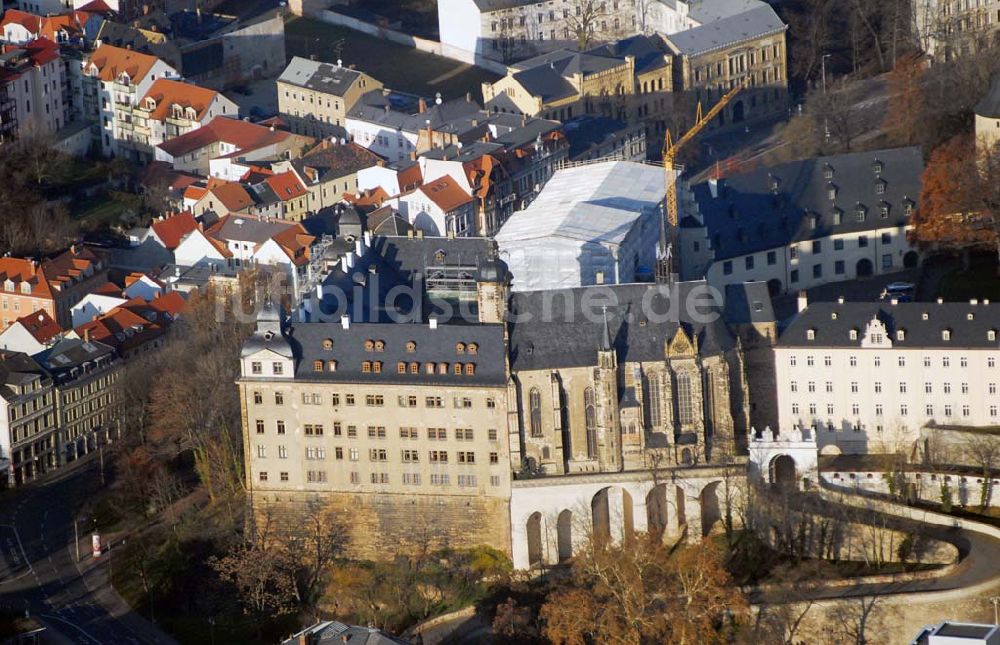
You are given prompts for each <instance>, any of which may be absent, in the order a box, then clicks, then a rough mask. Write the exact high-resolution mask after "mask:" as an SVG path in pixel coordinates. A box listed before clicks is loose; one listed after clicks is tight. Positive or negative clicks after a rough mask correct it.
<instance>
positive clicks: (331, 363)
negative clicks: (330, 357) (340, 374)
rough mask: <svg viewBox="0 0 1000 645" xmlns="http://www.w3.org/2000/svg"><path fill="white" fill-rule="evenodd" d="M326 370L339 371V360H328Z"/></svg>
mask: <svg viewBox="0 0 1000 645" xmlns="http://www.w3.org/2000/svg"><path fill="white" fill-rule="evenodd" d="M326 371H327V372H336V371H337V361H327V362H326Z"/></svg>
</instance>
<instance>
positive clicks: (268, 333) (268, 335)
mask: <svg viewBox="0 0 1000 645" xmlns="http://www.w3.org/2000/svg"><path fill="white" fill-rule="evenodd" d="M272 338H274V332H273V331H266V332H264V340H267V341H270V340H271V339H272Z"/></svg>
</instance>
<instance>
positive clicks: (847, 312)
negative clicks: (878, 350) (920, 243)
mask: <svg viewBox="0 0 1000 645" xmlns="http://www.w3.org/2000/svg"><path fill="white" fill-rule="evenodd" d="M925 315H926V319H925ZM970 316H971V318H970ZM875 317H877V318H878V319H879V320H881V321H882V322H883V323H884V324H885V327H886V330H887V332H888V334H889V340H891V341H892V346H893V347H894V348H897V349H907V348H910V349H913V348H921V347H928V348H937V349H956V350H958V349H962V348H976V349H1000V343H998V341H997V340H990V339H989V332H990V331H993V332H996V333H998V334H1000V304H996V303H991V304H977V305H972V304H969V303H956V302H946V303H941V304H938V303H928V302H901V303H898V304H895V305H893V304H890V303H884V302H845V303H843V304H840V303H835V302H817V303H813V304H810V305H809V306H808V307H807V308H806V309H805V310H804V311H802V312H799V313H798V314H796V316H795V317H794V318H793V319H792V321H791V322H790V323H789V324H788V325H787V327H785V329H784V330H782V332H781V334H780V336H779V338H778V345H779V346H782V347H859V348H860V347H861V341H862V339H863V338H864V334H865V328H866V326H867V325H868V322H869V321H871V320H872V319H873V318H875ZM810 330H813V333H814V339H813V340H809V338H808V336H809V331H810ZM852 330H856V331H857V338H856V339H853V340H852V339H851V331H852ZM900 330H902V331H903V332H904V335H903V339H902V340H899V339H898V337H897V334H896V332H898V331H900ZM945 330H947V331H950V332H951V336H950V338H951V339H950V340H945V339H944V334H943V333H942V332H944V331H945Z"/></svg>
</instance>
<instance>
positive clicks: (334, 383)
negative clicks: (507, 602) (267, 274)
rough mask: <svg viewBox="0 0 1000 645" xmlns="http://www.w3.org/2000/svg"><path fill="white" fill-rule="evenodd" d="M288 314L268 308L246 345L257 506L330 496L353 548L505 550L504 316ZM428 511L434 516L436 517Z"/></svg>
mask: <svg viewBox="0 0 1000 645" xmlns="http://www.w3.org/2000/svg"><path fill="white" fill-rule="evenodd" d="M495 320H496V322H491V323H482V324H467V325H449V324H440V325H439V324H437V322H436V321H434V322H430V323H412V324H396V323H355V322H352V321H351V320H350V319H349V317H347V316H345V317H344V318H343V319H342V320H341V321H337V322H332V323H326V322H310V323H285V322H282V321H281V320H280V319H279V316H278V314H277V312H276V311H274V310H273V309H267V310H265V312H264V313H262V315H261V316H260V317H259V318H258V323H257V330H256V332H255V333H254V335H253V336H252V337H251V338H250V339H249V340H248V341H247V343H246V344H245V345H244V347H243V352H242V354H241V359H240V363H241V377H240V379H239V388H240V397H241V402H242V409H243V414H244V419H243V421H244V428H243V429H244V435H243V438H244V453H245V454H246V455H248V458H247V461H246V486H247V490H248V491H249V495H250V499H251V501H252V505H253V509H254V512H255V514H256V515H257V516H258V517H261V516H262V515H263V514H264V513H265V512H267V509H269V508H275V509H277V510H278V511H279V512H280V509H281V507H283V506H289V505H296V504H304V503H306V502H307V501H308V500H311V499H312V500H318V501H319V502H320V503H323V504H328V505H330V506H332V507H334V508H337V509H338V513H342V514H344V515H343V518H344V520H345V522H344V525H345V526H347V527H348V530H349V536H348V538H349V545H348V552H349V553H351V554H353V555H355V556H358V557H365V558H383V557H385V556H386V554H387V553H390V552H400V551H401V550H406V549H412V548H417V547H418V546H419V547H420V548H426V547H430V548H441V547H443V546H444V545H445V544H447V545H448V546H449V547H451V548H463V547H472V546H475V545H482V544H485V545H489V546H492V547H494V548H497V549H500V550H502V551H504V552H507V553H509V552H510V546H509V545H510V537H509V535H510V523H509V514H508V501H509V499H510V480H511V474H510V456H509V453H508V449H507V441H508V436H507V421H508V414H507V410H508V405H507V396H508V382H509V379H508V376H507V367H506V358H505V345H504V331H503V325H501V324H499V322H498V319H495ZM431 518H433V519H431Z"/></svg>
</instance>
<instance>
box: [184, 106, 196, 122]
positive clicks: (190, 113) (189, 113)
mask: <svg viewBox="0 0 1000 645" xmlns="http://www.w3.org/2000/svg"><path fill="white" fill-rule="evenodd" d="M184 118H186V119H188V120H189V121H194V120H195V119H197V118H198V113H197V112H195V110H194V108H193V107H188V108H187V109H185V110H184Z"/></svg>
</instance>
